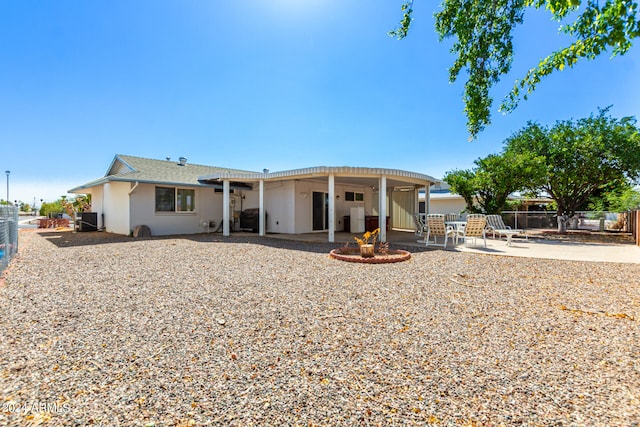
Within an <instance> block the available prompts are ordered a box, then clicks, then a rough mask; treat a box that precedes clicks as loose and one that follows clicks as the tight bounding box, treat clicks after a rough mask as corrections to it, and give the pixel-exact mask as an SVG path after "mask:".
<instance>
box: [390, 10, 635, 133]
mask: <svg viewBox="0 0 640 427" xmlns="http://www.w3.org/2000/svg"><path fill="white" fill-rule="evenodd" d="M583 3H585V5H584V7H582V6H583ZM527 8H535V9H542V8H544V9H546V10H548V11H549V12H550V13H551V15H552V16H553V18H554V19H556V20H557V21H562V20H564V19H566V18H567V17H569V16H576V19H575V21H574V22H571V23H569V24H568V25H563V26H562V27H561V30H562V31H563V32H564V33H566V34H568V35H569V36H572V37H574V38H575V41H574V42H573V43H572V44H571V45H570V46H567V47H566V48H563V49H560V50H558V51H555V52H552V53H551V54H550V55H549V56H547V57H546V58H544V59H542V60H541V61H540V62H539V63H538V65H537V66H535V67H534V68H532V69H530V70H529V71H528V72H527V74H526V75H525V76H524V77H523V78H522V79H521V80H519V81H516V82H515V85H514V87H513V89H512V90H511V92H510V93H509V94H508V95H507V96H506V97H505V99H504V101H503V102H502V105H501V106H500V110H501V111H504V112H510V111H513V110H514V109H515V108H516V107H517V105H518V102H519V100H520V98H521V97H522V98H523V99H525V100H526V99H527V95H528V94H529V93H531V92H533V91H534V90H535V88H536V85H537V84H538V83H539V82H540V80H541V79H542V78H543V77H545V76H548V75H549V74H551V73H553V72H554V71H561V70H563V69H564V68H566V67H573V65H574V64H575V63H577V62H578V61H579V60H581V59H594V58H596V57H597V56H599V55H601V54H602V53H604V52H606V51H607V50H608V49H612V51H611V53H612V56H616V55H624V54H625V53H626V52H628V51H629V49H630V48H631V47H632V45H633V41H634V39H635V38H637V37H640V20H638V18H637V11H638V3H637V2H636V1H633V0H607V1H606V2H604V4H602V5H601V4H600V3H599V2H597V1H594V0H588V1H583V0H444V1H443V2H442V9H441V10H440V11H439V12H437V13H436V14H435V19H436V31H437V32H438V34H439V36H440V41H442V40H444V39H448V38H453V39H455V41H454V44H453V47H452V48H451V52H452V53H453V54H455V55H456V59H455V61H454V63H453V65H452V66H451V68H450V69H449V80H450V81H451V82H455V81H456V79H457V78H458V76H459V74H460V72H461V71H462V70H466V71H467V73H468V76H469V77H468V79H467V82H466V84H465V89H464V97H463V100H464V105H465V107H464V111H465V114H466V115H467V128H468V130H469V133H470V139H474V138H475V137H476V136H477V135H478V133H480V132H481V131H482V130H483V129H484V128H485V126H486V125H488V124H490V123H491V113H490V108H491V105H492V103H493V98H492V97H491V96H490V94H489V92H490V89H491V88H492V87H493V86H494V85H495V84H496V83H498V81H499V80H500V77H501V76H502V75H504V74H506V73H508V72H509V70H510V69H511V63H512V60H513V56H514V53H513V43H512V38H513V31H514V29H515V28H516V27H517V25H519V24H521V23H522V22H523V16H524V12H525V10H526V9H527ZM401 9H402V12H403V17H402V20H401V21H400V24H399V25H398V27H397V28H396V29H395V30H393V31H390V32H389V35H391V36H393V37H396V38H398V39H403V38H405V37H406V36H407V35H408V33H409V28H410V26H411V22H412V20H413V18H412V15H413V0H404V3H403V4H402V8H401ZM578 10H581V13H576V12H577V11H578Z"/></svg>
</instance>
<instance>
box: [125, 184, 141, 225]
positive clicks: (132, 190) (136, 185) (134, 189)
mask: <svg viewBox="0 0 640 427" xmlns="http://www.w3.org/2000/svg"><path fill="white" fill-rule="evenodd" d="M138 185H140V182H139V181H136V183H135V184H134V185H133V187H131V190H129V193H128V194H127V195H128V196H129V229H131V194H132V193H133V192H134V191H136V188H138Z"/></svg>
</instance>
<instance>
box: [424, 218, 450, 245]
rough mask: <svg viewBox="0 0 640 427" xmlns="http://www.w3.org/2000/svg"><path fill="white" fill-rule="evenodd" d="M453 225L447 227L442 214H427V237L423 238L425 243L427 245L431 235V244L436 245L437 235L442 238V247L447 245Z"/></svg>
mask: <svg viewBox="0 0 640 427" xmlns="http://www.w3.org/2000/svg"><path fill="white" fill-rule="evenodd" d="M453 233H454V231H453V227H448V226H447V225H445V223H444V215H443V214H428V215H427V238H426V239H425V243H426V245H427V246H429V238H430V237H433V244H434V245H436V246H440V245H438V240H437V238H438V236H440V237H442V238H443V239H444V243H443V244H442V245H441V246H443V247H445V248H446V247H447V240H448V239H449V236H450V235H451V234H453Z"/></svg>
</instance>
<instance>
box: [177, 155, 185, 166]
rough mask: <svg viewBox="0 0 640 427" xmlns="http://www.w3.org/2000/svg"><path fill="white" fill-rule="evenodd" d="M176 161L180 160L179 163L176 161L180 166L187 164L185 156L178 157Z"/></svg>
mask: <svg viewBox="0 0 640 427" xmlns="http://www.w3.org/2000/svg"><path fill="white" fill-rule="evenodd" d="M178 161H179V162H180V163H178V164H179V165H180V166H184V165H186V164H187V158H186V157H180V158H179V159H178Z"/></svg>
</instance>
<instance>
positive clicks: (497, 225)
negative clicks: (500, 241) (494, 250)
mask: <svg viewBox="0 0 640 427" xmlns="http://www.w3.org/2000/svg"><path fill="white" fill-rule="evenodd" d="M487 232H489V233H491V234H492V235H493V238H494V239H495V238H496V234H497V235H498V238H500V237H502V236H505V237H506V238H507V245H508V246H511V238H512V237H513V236H516V235H518V234H522V235H523V236H524V239H525V240H527V241H528V240H529V237H528V236H527V233H526V232H525V231H524V230H520V229H512V228H511V227H509V226H508V225H505V224H504V221H503V220H502V216H500V215H487Z"/></svg>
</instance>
